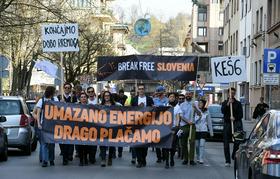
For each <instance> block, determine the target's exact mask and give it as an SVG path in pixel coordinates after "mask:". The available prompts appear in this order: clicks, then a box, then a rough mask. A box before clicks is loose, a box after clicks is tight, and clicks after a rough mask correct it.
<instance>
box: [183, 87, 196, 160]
mask: <svg viewBox="0 0 280 179" xmlns="http://www.w3.org/2000/svg"><path fill="white" fill-rule="evenodd" d="M192 96H193V94H192V92H190V91H187V92H186V101H185V102H183V103H182V104H181V105H180V107H181V110H182V112H183V115H182V116H181V122H180V126H181V130H182V131H183V134H182V136H181V145H182V153H183V155H184V156H183V157H184V161H183V163H182V164H183V165H187V164H188V162H189V161H190V165H195V164H196V163H195V162H194V149H195V131H196V129H195V123H194V119H193V116H192V114H193V103H192Z"/></svg>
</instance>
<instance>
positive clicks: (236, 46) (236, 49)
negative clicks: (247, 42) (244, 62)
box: [235, 31, 239, 52]
mask: <svg viewBox="0 0 280 179" xmlns="http://www.w3.org/2000/svg"><path fill="white" fill-rule="evenodd" d="M235 37H236V39H235V40H236V42H235V44H236V45H235V51H236V52H238V45H237V44H238V41H239V40H238V31H236V36H235Z"/></svg>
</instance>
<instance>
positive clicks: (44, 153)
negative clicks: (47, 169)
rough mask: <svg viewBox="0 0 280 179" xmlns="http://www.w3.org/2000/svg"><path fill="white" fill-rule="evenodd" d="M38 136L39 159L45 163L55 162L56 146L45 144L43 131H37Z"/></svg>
mask: <svg viewBox="0 0 280 179" xmlns="http://www.w3.org/2000/svg"><path fill="white" fill-rule="evenodd" d="M37 136H38V139H39V143H40V152H39V159H40V161H43V162H48V161H54V147H55V144H49V143H45V142H44V140H43V135H42V130H40V129H37Z"/></svg>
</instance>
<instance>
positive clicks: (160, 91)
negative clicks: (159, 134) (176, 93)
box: [153, 86, 169, 163]
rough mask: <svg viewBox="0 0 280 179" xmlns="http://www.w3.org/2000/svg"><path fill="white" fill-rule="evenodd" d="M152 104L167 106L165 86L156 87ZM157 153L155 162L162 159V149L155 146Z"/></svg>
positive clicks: (159, 161)
mask: <svg viewBox="0 0 280 179" xmlns="http://www.w3.org/2000/svg"><path fill="white" fill-rule="evenodd" d="M153 101H154V106H156V107H159V106H167V104H168V101H169V100H168V98H167V97H166V96H165V88H164V87H163V86H158V87H157V88H156V97H154V98H153ZM156 154H157V163H161V160H164V157H163V154H162V151H161V149H160V148H156Z"/></svg>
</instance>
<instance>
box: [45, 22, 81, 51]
mask: <svg viewBox="0 0 280 179" xmlns="http://www.w3.org/2000/svg"><path fill="white" fill-rule="evenodd" d="M42 40H43V52H77V51H79V35H78V24H49V25H43V26H42Z"/></svg>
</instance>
